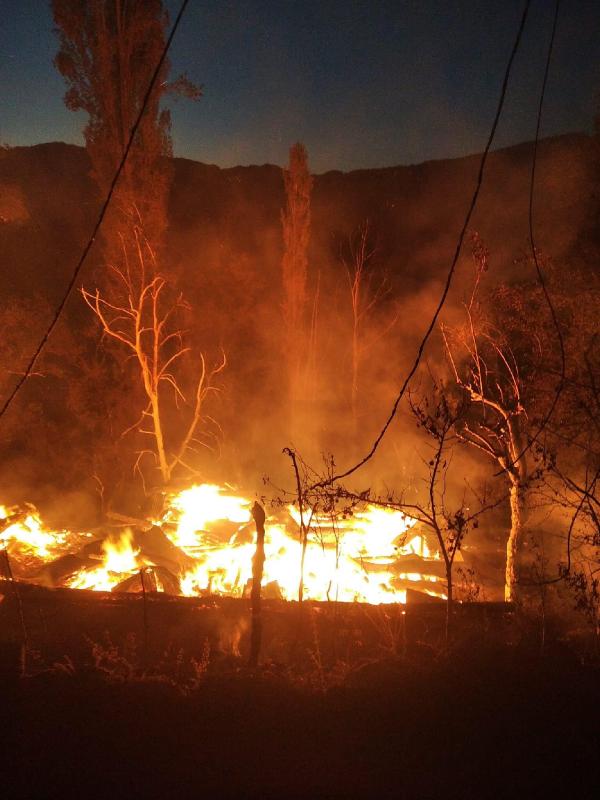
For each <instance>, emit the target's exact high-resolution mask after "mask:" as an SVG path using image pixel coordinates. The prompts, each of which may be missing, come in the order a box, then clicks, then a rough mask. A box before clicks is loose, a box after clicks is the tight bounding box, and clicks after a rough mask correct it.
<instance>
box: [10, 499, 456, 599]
mask: <svg viewBox="0 0 600 800" xmlns="http://www.w3.org/2000/svg"><path fill="white" fill-rule="evenodd" d="M251 505H252V502H251V500H249V499H248V498H246V497H243V496H240V495H236V494H234V493H233V492H232V491H231V490H230V489H229V488H228V487H223V486H216V485H212V484H202V485H196V486H191V487H190V488H188V489H185V490H183V491H182V492H180V493H178V494H175V495H172V496H171V497H170V498H169V502H168V506H167V511H166V513H165V514H164V516H163V518H162V519H161V520H156V524H157V525H160V526H161V527H162V528H163V530H164V532H165V534H166V536H167V537H168V538H169V539H170V541H171V542H172V543H173V545H175V546H176V547H177V548H179V549H180V550H181V551H183V552H184V553H185V554H186V556H188V557H189V559H191V561H190V563H191V564H193V566H192V567H191V568H190V569H187V570H185V571H183V572H182V573H181V574H180V575H178V576H177V578H178V580H179V587H180V593H181V594H183V595H187V596H194V595H206V594H220V595H230V596H242V595H244V594H245V592H246V591H247V588H248V584H249V581H250V580H251V577H252V557H253V555H254V550H255V544H254V541H253V526H252V525H250V522H251V515H250V507H251ZM8 514H9V510H7V509H6V508H4V507H3V506H0V518H3V517H4V518H5V517H7V516H8ZM0 521H1V520H0ZM299 522H300V519H299V514H298V511H297V510H296V509H295V508H294V507H293V506H288V508H287V509H282V510H281V513H279V514H278V515H277V516H271V517H269V518H268V519H267V526H266V539H265V555H266V560H265V567H264V575H263V586H266V585H267V584H270V585H271V586H272V587H273V589H272V590H273V591H276V592H278V593H280V595H281V596H282V597H283V598H284V599H294V598H296V597H297V594H298V584H299V580H300V556H301V543H300V535H299ZM414 524H415V522H414V520H411V519H410V518H408V517H406V516H405V515H404V514H402V513H401V512H399V511H395V510H393V509H384V508H378V507H375V506H372V505H366V506H365V508H364V509H363V510H362V511H358V512H356V513H354V515H353V516H351V517H347V518H339V517H338V518H337V519H335V518H333V519H332V518H331V517H328V516H318V517H313V518H312V519H311V520H310V533H309V544H308V548H307V552H306V558H305V567H304V596H305V597H306V598H309V599H313V600H327V599H329V600H340V601H360V602H366V603H375V604H379V603H404V602H406V586H407V584H410V583H411V582H416V581H418V582H419V583H420V587H419V588H421V589H422V587H423V583H425V584H427V587H428V588H427V589H426V591H428V593H430V594H432V595H436V596H439V597H443V596H444V588H445V587H444V584H443V581H441V580H440V579H439V578H438V577H436V575H435V574H433V575H429V574H427V571H426V570H427V563H428V562H432V561H439V554H438V553H434V552H431V551H430V550H429V548H428V547H427V543H426V541H425V539H424V537H423V536H422V535H420V534H417V533H415V534H412V535H411V532H410V531H411V528H412V527H413V526H414ZM0 530H1V528H0ZM223 531H225V533H223ZM91 538H92V537H91V535H90V534H76V533H72V532H69V531H59V532H57V531H48V530H46V529H45V528H44V526H43V524H42V522H41V520H40V518H39V516H38V515H37V514H36V513H35V512H32V513H31V514H29V515H28V516H26V517H25V518H24V519H21V520H20V521H17V522H14V523H13V524H10V525H8V527H6V528H5V529H4V530H2V532H1V533H0V545H3V546H4V547H5V548H6V549H7V550H8V552H9V554H11V557H14V558H15V559H17V560H18V559H23V558H27V557H29V558H30V559H33V560H37V561H39V562H41V563H42V564H47V563H49V562H51V561H53V560H54V559H55V558H57V557H58V556H60V555H64V554H65V553H69V552H71V553H74V552H77V551H78V550H79V549H80V548H81V546H82V543H89V541H90V539H91ZM403 557H412V558H411V560H412V562H413V565H414V557H418V558H419V559H422V562H421V563H422V564H423V565H424V569H425V572H424V573H421V572H406V571H403V570H402V560H403ZM98 561H99V563H98V566H94V567H93V568H86V569H81V570H79V571H78V572H76V573H75V574H71V575H70V576H68V578H67V579H66V580H65V584H66V585H67V586H69V587H71V588H73V589H94V590H98V591H111V590H113V589H114V588H115V587H117V586H118V585H119V584H121V583H122V582H123V581H124V580H126V579H127V578H128V577H131V576H134V575H136V574H138V573H139V572H140V570H141V569H145V568H148V569H151V568H152V567H153V566H157V565H153V564H152V563H149V562H148V561H147V560H146V559H145V558H144V556H143V555H142V554H141V552H140V549H139V548H136V547H134V545H133V535H132V533H131V531H129V530H125V531H124V532H123V533H121V535H120V536H118V537H117V538H111V537H109V538H106V539H104V541H103V542H102V555H101V558H99V559H98ZM434 572H438V570H437V569H435V570H434ZM155 577H156V578H157V577H158V576H156V574H155ZM32 580H35V578H33V579H32ZM155 583H156V586H157V589H158V590H159V591H160V590H161V589H162V585H161V582H160V580H158V579H156V580H155ZM275 587H276V588H275Z"/></svg>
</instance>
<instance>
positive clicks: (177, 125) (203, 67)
mask: <svg viewBox="0 0 600 800" xmlns="http://www.w3.org/2000/svg"><path fill="white" fill-rule="evenodd" d="M167 6H168V8H169V10H170V11H171V15H172V18H173V17H174V16H175V11H176V9H177V8H178V7H179V0H169V2H167ZM522 7H523V2H522V0H493V1H492V0H490V2H484V1H483V0H464V1H463V2H459V1H458V0H454V1H453V0H447V1H446V0H413V1H412V2H406V1H405V2H401V1H400V0H392V1H391V2H388V1H387V0H371V1H370V2H369V1H368V0H302V1H300V0H298V1H297V2H296V1H294V0H252V2H242V1H241V0H238V1H235V2H201V0H191V2H190V5H189V7H188V10H187V12H186V15H185V16H184V18H183V21H182V25H181V28H180V30H179V31H178V34H177V36H176V38H175V41H174V43H173V49H172V52H171V60H172V63H173V74H177V73H179V72H182V71H185V72H187V73H188V75H189V77H190V78H191V79H192V80H194V81H195V82H197V83H199V84H202V85H203V87H204V97H203V98H202V99H201V100H200V101H199V102H198V103H196V104H191V103H189V102H188V101H182V100H179V101H177V102H175V103H173V105H172V110H173V139H174V147H175V154H176V155H181V156H186V157H188V158H194V159H197V160H200V161H204V162H209V163H215V164H218V165H220V166H232V165H235V164H262V163H265V162H270V163H276V164H283V163H284V162H285V161H286V158H287V151H288V148H289V146H290V144H291V143H293V142H294V141H296V140H301V141H303V142H304V143H305V144H306V146H307V148H308V151H309V156H310V161H311V166H312V168H313V169H314V170H315V171H316V172H323V171H325V170H328V169H342V170H347V169H356V168H362V167H378V166H389V165H393V164H406V163H415V162H420V161H424V160H427V159H432V158H445V157H452V156H460V155H464V154H467V153H472V152H478V151H481V149H482V148H483V146H484V143H485V140H486V137H487V133H488V131H489V127H490V125H491V120H492V117H493V114H494V110H495V106H496V103H497V100H498V94H499V87H500V84H501V80H502V76H503V72H504V69H505V66H506V62H507V59H508V55H509V52H510V48H511V46H512V42H513V39H514V36H515V33H516V29H517V25H518V21H519V18H520V14H521V11H522ZM553 7H554V3H553V2H552V0H534V2H533V5H532V13H531V16H530V19H529V21H528V24H527V28H526V32H525V34H526V35H525V37H524V40H523V43H522V48H521V51H520V54H519V58H518V60H517V62H516V68H515V72H514V77H513V79H512V81H511V87H510V92H509V95H508V101H507V107H506V111H505V115H504V118H503V122H502V123H501V126H500V130H499V134H498V139H497V141H496V144H495V146H502V145H506V144H512V143H516V142H519V141H524V140H528V139H531V138H532V136H533V133H534V130H535V115H536V108H537V94H538V92H539V87H540V83H541V79H542V72H543V65H544V60H545V51H546V46H547V40H548V36H549V33H550V26H551V21H552V13H553ZM2 12H3V13H2V25H1V27H0V85H1V86H2V89H1V95H2V102H1V109H2V111H1V116H0V142H4V143H8V144H11V145H18V144H34V143H38V142H46V141H53V140H62V141H67V142H74V143H81V142H82V136H81V131H82V129H83V126H84V124H85V118H84V116H83V115H76V114H73V113H71V112H68V111H67V110H66V109H65V108H64V105H63V102H62V97H63V94H64V91H65V88H64V84H63V81H62V79H61V77H60V76H59V75H58V73H57V72H56V70H55V69H54V67H53V65H52V59H53V57H54V54H55V51H56V37H55V36H54V34H53V31H52V27H53V24H52V18H51V13H50V5H49V3H48V2H45V1H44V0H3V2H2ZM599 85H600V8H599V3H598V0H563V3H562V11H561V16H560V21H559V29H558V34H557V40H556V49H555V57H554V60H553V64H552V69H551V74H550V84H549V88H548V97H547V104H546V107H545V112H544V123H543V135H551V134H557V133H563V132H567V131H574V130H587V131H589V130H591V127H592V119H593V116H594V109H595V106H596V105H597V104H598V101H599V96H600V93H599V91H598V90H599Z"/></svg>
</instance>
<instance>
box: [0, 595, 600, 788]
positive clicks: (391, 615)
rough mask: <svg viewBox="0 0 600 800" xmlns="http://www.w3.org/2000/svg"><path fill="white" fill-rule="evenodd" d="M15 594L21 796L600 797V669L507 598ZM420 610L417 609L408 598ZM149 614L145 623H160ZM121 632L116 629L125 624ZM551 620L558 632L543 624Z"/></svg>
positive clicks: (11, 624)
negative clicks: (259, 600)
mask: <svg viewBox="0 0 600 800" xmlns="http://www.w3.org/2000/svg"><path fill="white" fill-rule="evenodd" d="M21 599H22V610H23V612H24V620H25V623H26V625H27V633H28V635H29V638H30V641H29V650H28V652H27V654H26V658H25V659H23V654H22V650H21V646H20V644H19V642H18V641H17V640H18V638H19V637H18V628H19V626H18V615H17V614H16V613H15V612H16V611H17V609H16V607H15V604H14V598H13V597H11V595H10V594H8V593H7V595H6V596H5V599H4V601H3V602H2V603H1V604H0V612H1V613H0V617H1V621H2V630H3V631H4V634H7V633H11V632H12V639H13V641H12V643H11V642H10V641H9V640H8V639H7V638H6V636H4V635H3V639H4V643H3V644H2V647H1V648H0V652H1V654H2V665H1V670H0V671H1V676H2V677H1V680H2V697H3V717H2V718H3V722H2V729H3V733H4V734H5V741H6V744H5V745H4V746H3V748H2V758H3V760H4V766H3V779H2V784H3V797H19V798H47V797H72V796H80V797H90V796H91V797H160V798H163V797H165V798H166V797H211V798H212V797H214V798H217V797H239V798H249V797H257V798H270V797H281V798H305V797H306V798H308V797H313V798H321V797H323V798H325V797H340V798H342V797H364V798H371V797H400V798H402V797H407V798H427V797H452V798H454V797H456V798H470V797H477V798H480V797H493V798H497V797H512V798H529V797H559V796H560V797H562V796H564V797H578V798H584V797H595V796H597V794H596V793H597V790H598V788H600V760H599V759H598V755H599V753H600V733H599V726H598V718H599V712H600V680H599V678H600V670H599V669H598V666H597V664H598V659H597V658H596V655H597V654H596V653H595V652H594V648H593V645H594V641H593V640H588V643H587V644H586V645H584V644H583V643H582V642H581V641H579V642H577V643H575V642H567V641H565V640H564V639H561V638H560V637H559V636H557V635H555V634H554V632H553V630H552V627H551V625H550V621H548V622H549V624H548V628H547V630H542V629H540V627H539V625H538V622H537V621H528V620H527V619H525V618H524V617H523V616H522V615H520V614H518V613H515V610H514V609H512V608H510V607H505V608H504V609H503V608H502V604H485V603H481V604H479V603H472V604H466V605H463V606H460V607H458V608H457V610H456V616H455V619H454V621H453V622H454V625H453V632H452V636H451V640H450V642H449V644H448V645H445V644H444V641H443V639H444V637H443V628H444V626H443V620H444V611H445V609H444V605H443V604H431V605H418V604H417V605H414V606H412V607H411V605H410V603H409V605H408V606H406V608H405V609H404V610H403V609H402V608H401V607H389V608H387V609H386V608H376V607H369V606H360V605H358V604H349V605H343V604H340V606H339V607H337V608H336V607H335V605H334V604H332V605H328V604H325V603H322V604H317V603H307V604H304V606H303V607H302V608H300V607H299V606H298V604H295V603H282V602H281V601H271V602H269V601H265V608H264V623H265V626H264V639H263V650H262V659H261V664H260V666H259V667H258V668H257V669H256V670H249V669H248V667H247V666H246V664H247V655H248V647H249V630H248V626H247V624H244V623H245V620H247V618H248V606H247V602H246V601H243V600H234V599H231V598H229V599H228V598H221V599H211V598H205V599H200V598H197V599H186V598H171V599H169V598H166V597H164V596H163V597H160V596H154V597H152V596H149V597H148V598H147V608H146V614H145V617H144V616H143V615H142V610H143V605H144V604H143V601H142V598H141V597H140V596H139V595H138V596H132V595H121V596H115V595H111V594H109V593H107V594H105V595H102V594H101V593H92V592H73V591H67V590H64V591H54V592H52V591H44V590H40V589H39V588H37V587H29V589H27V590H26V587H23V590H22V593H21ZM403 611H404V613H403ZM144 620H145V622H144ZM108 631H110V633H109V632H108ZM540 634H543V635H544V636H543V638H541V637H540Z"/></svg>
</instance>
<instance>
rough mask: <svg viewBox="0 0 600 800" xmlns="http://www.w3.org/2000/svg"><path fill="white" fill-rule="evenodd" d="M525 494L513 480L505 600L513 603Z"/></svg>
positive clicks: (515, 592) (507, 545) (518, 481)
mask: <svg viewBox="0 0 600 800" xmlns="http://www.w3.org/2000/svg"><path fill="white" fill-rule="evenodd" d="M524 506H525V493H524V489H523V486H522V484H521V481H520V480H519V479H518V478H515V479H513V481H512V483H511V486H510V533H509V536H508V542H507V543H506V577H505V585H504V599H505V600H506V602H507V603H513V602H515V600H516V599H517V583H518V577H519V575H518V556H519V548H520V545H521V540H522V538H523V517H524Z"/></svg>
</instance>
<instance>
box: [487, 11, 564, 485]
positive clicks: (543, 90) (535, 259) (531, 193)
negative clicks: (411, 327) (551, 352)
mask: <svg viewBox="0 0 600 800" xmlns="http://www.w3.org/2000/svg"><path fill="white" fill-rule="evenodd" d="M559 10H560V0H556V3H555V6H554V19H553V22H552V32H551V34H550V42H549V44H548V53H547V56H546V66H545V69H544V78H543V80H542V88H541V91H540V101H539V105H538V111H537V122H536V126H535V139H534V142H533V157H532V161H531V177H530V180H529V212H528V224H529V243H530V246H531V254H532V256H533V263H534V265H535V271H536V273H537V279H538V281H539V284H540V286H541V288H542V293H543V295H544V299H545V301H546V304H547V306H548V309H549V310H550V316H551V317H552V324H553V325H554V328H555V330H556V338H557V339H558V345H559V348H560V380H559V382H558V385H557V387H556V391H555V393H554V397H553V399H552V403H551V404H550V408H549V409H548V411H547V412H546V414H545V416H544V417H543V418H542V421H541V422H540V426H539V428H538V429H537V431H536V432H535V434H534V435H533V436H532V437H531V439H530V440H529V441H528V443H527V444H526V445H525V447H524V448H523V450H522V451H521V452H520V453H519V455H518V456H516V458H515V459H514V461H512V462H511V463H510V464H507V465H506V467H505V468H504V470H502V472H504V471H506V470H508V469H510V468H511V467H513V466H514V465H515V464H517V463H518V462H519V461H520V460H521V459H522V458H523V456H524V455H525V454H526V453H527V452H528V451H529V450H530V449H531V448H532V447H533V445H534V444H535V443H536V442H537V441H538V439H539V437H540V436H541V435H542V433H543V431H544V430H545V429H546V427H547V426H548V423H549V422H550V420H551V419H552V415H553V414H554V410H555V409H556V406H557V405H558V401H559V399H560V396H561V394H562V392H563V389H564V387H565V376H566V369H567V364H566V362H567V359H566V355H565V341H564V337H563V335H562V331H561V329H560V323H559V321H558V316H557V314H556V309H555V307H554V304H553V302H552V298H551V297H550V292H549V291H548V287H547V286H546V280H545V278H544V273H543V271H542V267H541V265H540V262H539V259H538V252H537V247H536V244H535V237H534V233H533V200H534V192H535V174H536V167H537V155H538V144H539V139H540V129H541V126H542V110H543V107H544V97H545V95H546V86H547V84H548V75H549V73H550V62H551V60H552V52H553V50H554V40H555V38H556V29H557V26H558V12H559ZM498 474H501V473H498Z"/></svg>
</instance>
